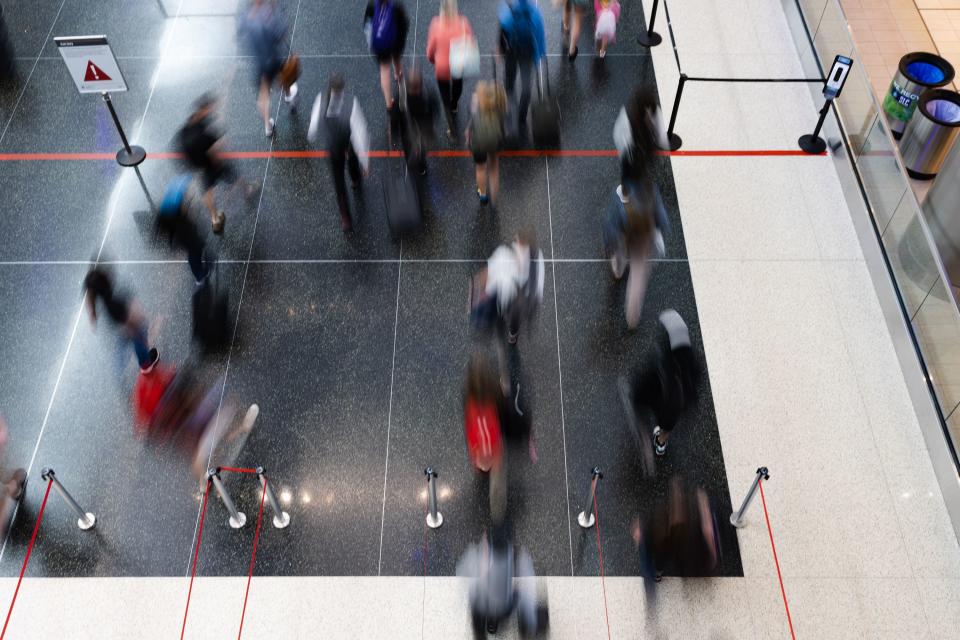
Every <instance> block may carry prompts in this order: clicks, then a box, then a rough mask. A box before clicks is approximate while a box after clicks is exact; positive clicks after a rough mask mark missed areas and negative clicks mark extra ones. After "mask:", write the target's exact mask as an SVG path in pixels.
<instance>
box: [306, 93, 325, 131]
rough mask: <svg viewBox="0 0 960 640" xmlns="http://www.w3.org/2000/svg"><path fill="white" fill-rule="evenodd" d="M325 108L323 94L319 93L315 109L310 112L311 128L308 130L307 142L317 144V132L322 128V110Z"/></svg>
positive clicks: (314, 105) (314, 104) (314, 103)
mask: <svg viewBox="0 0 960 640" xmlns="http://www.w3.org/2000/svg"><path fill="white" fill-rule="evenodd" d="M322 107H323V94H322V93H318V94H317V98H316V99H315V100H314V101H313V109H311V110H310V126H309V127H308V128H307V140H309V141H310V142H315V141H316V139H317V130H318V129H319V128H320V109H321V108H322Z"/></svg>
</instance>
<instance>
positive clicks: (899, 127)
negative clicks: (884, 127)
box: [883, 51, 954, 140]
mask: <svg viewBox="0 0 960 640" xmlns="http://www.w3.org/2000/svg"><path fill="white" fill-rule="evenodd" d="M953 75H954V71H953V65H951V64H950V63H949V62H947V61H946V60H944V59H943V58H941V57H940V56H938V55H934V54H932V53H925V52H922V51H918V52H914V53H908V54H907V55H905V56H903V57H902V58H900V65H899V66H898V67H897V73H896V74H895V75H894V76H893V80H892V81H891V82H890V90H889V91H887V95H886V96H885V97H884V99H883V112H884V114H885V115H886V117H887V122H888V123H889V125H890V129H891V131H893V137H895V138H896V139H897V140H899V139H900V137H901V136H902V135H903V130H904V129H905V128H906V126H907V123H908V122H910V118H912V117H913V113H914V111H916V109H917V101H919V100H920V94H922V93H923V92H924V91H926V90H927V89H939V88H940V87H943V86H946V85H948V84H950V83H951V82H953Z"/></svg>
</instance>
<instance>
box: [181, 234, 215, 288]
mask: <svg viewBox="0 0 960 640" xmlns="http://www.w3.org/2000/svg"><path fill="white" fill-rule="evenodd" d="M187 264H189V265H190V271H191V272H192V273H193V278H194V280H196V281H197V284H200V283H201V282H203V281H204V280H206V278H207V275H208V274H209V273H210V272H209V269H208V268H207V265H205V264H204V262H203V242H202V241H199V242H197V243H193V244H191V245H190V246H188V247H187Z"/></svg>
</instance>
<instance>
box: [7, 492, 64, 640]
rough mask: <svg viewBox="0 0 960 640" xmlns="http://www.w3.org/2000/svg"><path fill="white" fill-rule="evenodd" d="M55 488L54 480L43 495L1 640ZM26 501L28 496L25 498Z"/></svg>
mask: <svg viewBox="0 0 960 640" xmlns="http://www.w3.org/2000/svg"><path fill="white" fill-rule="evenodd" d="M52 486H53V478H51V479H50V480H49V481H48V482H47V490H46V492H45V493H44V494H43V502H42V503H41V504H40V513H38V514H37V524H35V525H33V534H32V535H31V536H30V544H29V545H28V546H27V555H26V557H25V558H24V559H23V566H22V567H20V577H19V578H17V588H16V589H14V590H13V599H12V600H10V608H9V609H8V610H7V619H6V620H4V621H3V631H0V640H2V639H3V637H4V636H5V635H7V625H8V624H10V615H11V614H12V613H13V605H14V604H15V603H16V602H17V594H18V593H20V583H21V582H23V574H24V573H26V572H27V563H28V562H30V554H31V553H33V543H34V542H36V540H37V533H38V532H39V531H40V523H41V522H43V510H44V509H46V508H47V498H49V497H50V487H52ZM23 498H24V499H26V496H23Z"/></svg>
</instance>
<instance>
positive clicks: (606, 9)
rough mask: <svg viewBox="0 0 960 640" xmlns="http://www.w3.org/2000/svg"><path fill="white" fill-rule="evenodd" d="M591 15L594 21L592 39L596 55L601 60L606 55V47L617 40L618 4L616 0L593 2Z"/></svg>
mask: <svg viewBox="0 0 960 640" xmlns="http://www.w3.org/2000/svg"><path fill="white" fill-rule="evenodd" d="M593 13H594V16H595V20H596V26H595V28H594V32H593V37H594V40H595V41H596V44H597V55H599V56H600V57H601V58H603V57H606V55H607V46H608V45H609V44H611V43H612V42H614V41H615V40H616V39H617V21H619V20H620V3H619V2H617V0H593Z"/></svg>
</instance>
